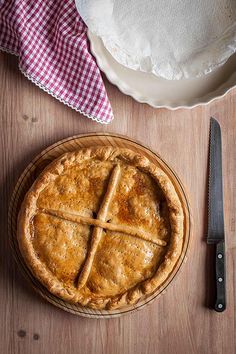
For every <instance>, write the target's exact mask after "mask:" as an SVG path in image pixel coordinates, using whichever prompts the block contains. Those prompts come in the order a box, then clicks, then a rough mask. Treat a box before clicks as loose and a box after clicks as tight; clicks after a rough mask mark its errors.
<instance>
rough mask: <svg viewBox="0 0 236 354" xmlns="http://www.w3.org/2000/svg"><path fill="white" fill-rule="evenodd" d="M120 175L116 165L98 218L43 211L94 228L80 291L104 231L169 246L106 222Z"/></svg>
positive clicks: (142, 234) (81, 278)
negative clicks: (120, 233)
mask: <svg viewBox="0 0 236 354" xmlns="http://www.w3.org/2000/svg"><path fill="white" fill-rule="evenodd" d="M120 173H121V168H120V165H116V166H115V167H114V169H113V170H112V173H111V176H110V179H109V182H108V187H107V190H106V193H105V196H104V198H103V201H102V203H101V206H100V209H99V211H98V213H97V218H90V217H86V216H82V215H78V214H72V213H68V212H64V211H60V210H50V209H43V210H42V211H43V213H44V214H48V215H52V216H56V217H58V218H60V219H63V220H67V221H71V222H75V223H80V224H86V225H90V226H94V228H93V232H92V236H91V244H90V249H89V252H88V254H87V258H86V259H85V262H84V265H83V268H82V270H81V272H80V274H79V277H78V282H77V288H78V289H81V288H83V287H84V285H85V284H86V282H87V280H88V277H89V274H90V272H91V269H92V264H93V260H94V257H95V254H96V251H97V248H98V245H99V242H100V240H101V238H102V233H103V229H107V230H111V231H117V232H122V233H125V234H128V235H130V236H133V237H137V238H140V239H142V240H144V241H147V242H151V243H153V244H155V245H158V246H166V244H167V243H166V242H165V241H163V240H160V239H155V240H153V239H152V237H151V235H149V234H148V233H147V232H144V231H143V230H140V229H138V228H135V227H133V226H128V225H119V224H113V223H109V222H106V218H107V213H108V210H109V206H110V203H111V201H112V198H113V196H114V194H115V192H116V189H117V185H118V182H119V179H120Z"/></svg>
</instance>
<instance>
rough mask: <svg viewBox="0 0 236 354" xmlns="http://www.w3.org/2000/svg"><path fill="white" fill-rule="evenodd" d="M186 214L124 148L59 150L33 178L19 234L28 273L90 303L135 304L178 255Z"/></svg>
mask: <svg viewBox="0 0 236 354" xmlns="http://www.w3.org/2000/svg"><path fill="white" fill-rule="evenodd" d="M183 230H184V213H183V208H182V204H181V202H180V199H179V197H178V194H177V192H176V190H175V188H174V186H173V184H172V182H171V180H170V179H169V177H168V176H167V175H166V174H165V173H164V171H163V170H162V169H161V168H160V167H158V166H157V165H155V164H153V163H151V162H150V161H149V160H148V159H147V158H146V157H144V156H141V155H139V154H137V153H136V152H134V151H131V150H129V149H125V148H113V147H98V148H87V149H81V150H78V151H74V152H69V153H66V154H64V155H62V156H61V157H60V158H59V159H57V160H55V161H53V162H52V163H51V164H50V165H49V166H48V167H47V168H46V169H45V170H44V171H43V172H42V173H41V175H40V176H39V177H38V178H37V180H36V181H35V182H34V184H33V186H32V187H31V189H30V190H29V192H28V193H27V194H26V196H25V199H24V201H23V204H22V206H21V209H20V213H19V216H18V229H17V237H18V243H19V247H20V250H21V253H22V256H23V258H24V260H25V262H26V264H27V266H28V267H29V268H30V270H31V272H32V273H33V275H34V276H35V277H36V278H37V279H39V281H40V282H41V283H42V284H43V285H44V286H45V287H46V288H47V289H48V290H49V291H50V292H51V293H53V294H54V295H56V296H58V297H60V298H61V299H63V300H66V301H69V302H71V303H75V304H80V305H83V306H87V307H90V308H94V309H107V310H110V309H115V308H121V307H123V306H126V305H130V304H134V303H136V302H137V301H138V300H140V299H142V298H144V297H147V296H148V295H150V294H152V293H153V292H154V291H155V290H157V289H158V288H159V287H161V285H162V284H163V283H164V282H165V281H166V280H167V278H168V277H169V276H170V274H171V272H172V271H173V270H174V267H175V265H176V263H177V261H178V259H179V258H180V256H181V252H182V247H183Z"/></svg>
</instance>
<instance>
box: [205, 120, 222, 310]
mask: <svg viewBox="0 0 236 354" xmlns="http://www.w3.org/2000/svg"><path fill="white" fill-rule="evenodd" d="M207 243H208V244H215V245H216V247H215V282H216V299H215V305H214V308H215V310H216V311H218V312H222V311H224V310H225V309H226V283H225V231H224V205H223V182H222V143H221V129H220V125H219V123H218V122H217V120H216V119H214V118H211V120H210V156H209V190H208V234H207Z"/></svg>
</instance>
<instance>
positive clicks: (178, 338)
mask: <svg viewBox="0 0 236 354" xmlns="http://www.w3.org/2000/svg"><path fill="white" fill-rule="evenodd" d="M0 63H1V65H0V78H1V80H0V85H1V87H0V110H1V131H0V134H1V136H0V144H1V153H0V163H1V171H0V186H1V203H0V207H1V209H0V218H1V219H0V222H1V238H0V242H1V244H0V252H1V257H0V262H1V264H0V267H1V273H0V313H1V319H0V352H1V353H4V354H5V353H7V354H8V353H10V354H15V353H17V354H18V353H22V354H23V353H24V354H28V353H30V354H31V353H34V354H37V353H40V354H41V353H52V354H54V353H56V354H60V353H63V354H64V353H69V354H73V353H76V354H77V353H94V352H96V353H98V354H100V353H105V354H111V353H112V354H113V353H114V354H120V353H122V354H123V353H124V354H133V353H136V354H143V353H144V354H145V353H146V354H149V353H151V354H152V353H161V354H167V353H172V352H174V353H177V354H179V353H180V354H185V353H186V354H189V353H191V354H192V353H201V354H202V353H203V354H205V353H210V354H211V353H212V354H215V353H217V354H220V353H224V354H231V353H235V351H236V348H235V323H236V318H235V316H236V311H235V310H236V306H235V305H236V294H235V284H236V235H235V225H236V224H235V209H236V184H235V180H236V90H234V91H232V92H231V93H230V94H228V95H227V96H226V97H225V98H224V99H221V100H219V101H216V102H213V103H212V104H211V105H209V106H206V107H198V108H195V109H193V110H191V111H188V110H178V111H175V112H171V111H168V110H164V109H160V110H155V109H153V108H150V107H148V106H147V105H142V104H139V103H136V102H135V101H133V100H132V99H131V98H129V97H126V96H124V95H123V94H121V93H120V92H119V91H118V90H117V89H116V88H115V87H113V86H112V85H110V84H109V83H107V82H106V86H107V90H108V95H109V97H110V99H111V103H112V106H113V110H114V114H115V120H114V121H113V122H112V124H110V125H108V126H101V125H99V124H97V123H94V122H92V121H91V120H89V119H87V118H84V117H83V116H81V115H79V114H78V113H77V112H74V111H73V110H70V109H69V108H68V107H65V106H64V105H63V104H61V103H60V102H58V101H56V100H55V99H54V98H52V97H50V96H49V95H47V94H46V93H44V92H43V91H41V90H40V89H39V88H37V87H36V86H34V85H33V84H31V83H30V82H29V81H28V80H27V79H26V78H24V77H23V76H22V75H21V74H20V72H19V71H18V69H17V59H16V58H14V57H12V56H9V55H7V54H0ZM210 115H212V116H214V117H216V118H217V119H218V120H219V121H220V123H221V126H222V134H223V164H224V193H225V222H226V233H227V261H228V262H227V275H228V286H227V288H228V289H227V290H228V291H227V292H228V308H227V310H226V311H225V312H224V313H222V314H220V313H216V312H214V311H212V310H210V309H209V308H208V303H209V300H210V279H211V277H210V261H211V254H210V251H209V247H207V245H206V242H205V234H206V212H207V210H206V196H207V157H208V132H209V117H210ZM99 131H103V132H115V133H119V134H123V135H128V136H129V137H131V138H134V139H138V140H139V141H141V142H142V143H144V144H148V145H149V146H150V147H151V148H152V149H153V150H155V151H157V152H158V153H159V154H160V155H161V156H162V157H163V158H164V159H165V160H166V161H168V162H169V163H170V165H171V166H173V168H174V170H175V171H176V172H177V174H178V175H179V176H180V178H181V180H182V181H183V183H184V185H185V186H186V187H187V189H188V193H189V196H190V200H191V204H192V211H193V219H194V234H193V241H192V246H191V249H190V252H189V256H188V258H189V261H188V262H187V264H186V265H185V266H184V268H183V270H182V272H181V274H180V275H179V277H178V279H177V281H176V282H175V283H174V284H173V286H171V288H170V289H169V290H168V291H167V292H166V294H165V295H164V296H162V297H161V298H160V299H159V300H157V301H155V302H154V303H153V304H152V305H150V306H148V307H147V308H146V309H144V310H142V311H139V312H137V313H134V314H130V315H127V316H125V317H122V318H118V319H109V320H94V319H84V318H80V317H77V316H73V315H71V314H67V313H65V312H64V311H61V310H59V309H57V308H55V307H53V306H52V305H50V304H48V303H47V302H45V301H43V300H42V299H41V298H40V297H39V296H37V295H36V294H35V292H34V291H33V290H31V288H30V286H28V285H27V284H26V283H25V280H24V279H23V277H22V276H21V274H20V272H19V270H18V269H17V266H16V264H15V262H14V261H13V258H12V254H11V251H10V248H9V242H8V237H7V221H6V220H7V207H8V204H9V199H10V196H11V193H12V190H13V188H14V184H15V183H16V181H17V178H18V177H19V175H20V173H21V172H22V170H23V169H24V168H25V167H26V166H27V164H28V163H29V161H30V160H31V159H32V158H33V157H34V156H35V155H36V154H37V153H39V152H40V151H41V150H42V149H44V148H45V147H46V146H48V145H50V144H52V143H54V142H56V141H57V140H59V139H62V138H65V137H68V136H71V135H75V134H80V133H87V132H99Z"/></svg>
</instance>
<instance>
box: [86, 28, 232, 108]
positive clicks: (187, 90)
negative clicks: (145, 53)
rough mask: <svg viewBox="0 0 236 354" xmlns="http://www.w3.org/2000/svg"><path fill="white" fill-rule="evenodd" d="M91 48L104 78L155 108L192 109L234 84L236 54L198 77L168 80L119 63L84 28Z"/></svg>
mask: <svg viewBox="0 0 236 354" xmlns="http://www.w3.org/2000/svg"><path fill="white" fill-rule="evenodd" d="M88 37H89V39H90V43H91V51H92V53H93V55H94V56H95V58H96V60H97V63H98V66H99V68H100V69H101V70H102V71H103V72H104V73H105V74H106V76H107V78H108V80H109V81H110V82H112V83H113V84H114V85H116V86H117V87H118V88H119V89H120V91H122V92H123V93H124V94H126V95H129V96H132V97H133V98H134V99H135V100H136V101H138V102H141V103H147V104H149V105H150V106H152V107H155V108H168V109H172V110H174V109H178V108H193V107H195V106H198V105H206V104H208V103H209V102H212V101H213V100H215V99H218V98H220V97H222V96H224V95H226V94H227V92H229V91H230V90H231V89H232V88H234V87H235V86H236V54H234V55H233V56H232V57H231V58H230V59H229V60H228V61H227V62H226V63H225V64H224V65H223V66H222V67H220V68H218V69H216V70H215V71H213V72H212V73H210V74H208V75H205V76H203V77H201V78H198V79H186V80H177V81H169V80H165V79H162V78H159V77H157V76H155V75H153V74H148V73H144V72H141V71H135V70H132V69H128V68H126V67H124V66H123V65H121V64H119V63H118V62H117V61H116V60H115V59H114V58H113V57H112V56H111V54H110V53H109V52H108V51H107V49H106V48H105V47H104V45H103V42H102V40H101V39H100V38H99V37H97V36H95V35H94V34H93V33H91V32H90V31H88Z"/></svg>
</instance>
